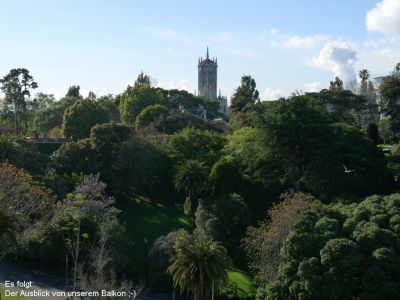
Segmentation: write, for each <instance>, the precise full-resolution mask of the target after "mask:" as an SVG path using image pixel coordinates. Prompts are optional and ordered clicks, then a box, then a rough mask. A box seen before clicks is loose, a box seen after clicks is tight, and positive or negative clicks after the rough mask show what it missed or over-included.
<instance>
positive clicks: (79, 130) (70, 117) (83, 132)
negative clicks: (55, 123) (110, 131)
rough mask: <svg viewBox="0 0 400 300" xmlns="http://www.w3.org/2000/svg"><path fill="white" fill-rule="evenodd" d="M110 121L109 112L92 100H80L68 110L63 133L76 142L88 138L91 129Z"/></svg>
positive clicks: (65, 115) (65, 114)
mask: <svg viewBox="0 0 400 300" xmlns="http://www.w3.org/2000/svg"><path fill="white" fill-rule="evenodd" d="M109 121H110V118H109V115H108V113H107V111H105V110H104V109H103V107H101V106H100V105H99V104H98V103H97V102H95V101H93V100H91V99H83V100H78V101H77V102H75V104H74V105H73V106H71V107H69V108H67V109H66V111H65V113H64V120H63V132H64V135H65V136H67V137H72V138H73V139H74V140H77V139H83V138H87V137H89V135H90V129H91V128H92V127H93V126H95V125H97V124H103V123H107V122H109Z"/></svg>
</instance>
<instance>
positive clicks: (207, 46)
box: [206, 46, 208, 59]
mask: <svg viewBox="0 0 400 300" xmlns="http://www.w3.org/2000/svg"><path fill="white" fill-rule="evenodd" d="M206 58H207V59H208V46H207V54H206Z"/></svg>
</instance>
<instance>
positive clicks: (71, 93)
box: [65, 85, 83, 100]
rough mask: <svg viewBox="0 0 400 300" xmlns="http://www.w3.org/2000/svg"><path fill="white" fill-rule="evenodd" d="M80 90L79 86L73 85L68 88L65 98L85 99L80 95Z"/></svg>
mask: <svg viewBox="0 0 400 300" xmlns="http://www.w3.org/2000/svg"><path fill="white" fill-rule="evenodd" d="M80 89H81V87H80V86H79V85H72V86H70V87H69V88H68V91H67V93H66V94H65V97H67V98H68V97H71V98H75V99H78V100H80V99H83V97H82V96H81V94H80V92H79V91H80Z"/></svg>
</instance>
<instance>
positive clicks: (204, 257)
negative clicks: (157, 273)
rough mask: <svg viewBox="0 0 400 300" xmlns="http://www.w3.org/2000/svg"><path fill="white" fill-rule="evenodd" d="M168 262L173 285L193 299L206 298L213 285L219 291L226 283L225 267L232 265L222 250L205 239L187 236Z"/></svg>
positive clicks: (223, 249) (224, 250) (200, 299)
mask: <svg viewBox="0 0 400 300" xmlns="http://www.w3.org/2000/svg"><path fill="white" fill-rule="evenodd" d="M171 262H172V263H171V265H170V266H169V268H168V272H169V273H170V274H172V278H173V281H174V287H177V286H179V287H180V289H181V292H186V293H188V294H193V299H194V300H204V299H207V295H209V294H210V293H211V290H212V289H213V288H214V289H215V291H216V292H217V293H220V292H221V291H222V289H223V288H224V287H225V286H226V284H227V282H228V273H227V270H228V269H230V268H231V267H232V261H231V259H230V257H229V256H228V254H227V251H226V249H225V248H224V247H223V246H221V245H220V244H219V243H218V242H214V241H211V240H208V239H195V240H193V239H192V238H189V239H188V240H187V241H186V242H184V243H181V244H180V246H179V247H177V249H176V254H175V255H174V256H173V257H172V260H171Z"/></svg>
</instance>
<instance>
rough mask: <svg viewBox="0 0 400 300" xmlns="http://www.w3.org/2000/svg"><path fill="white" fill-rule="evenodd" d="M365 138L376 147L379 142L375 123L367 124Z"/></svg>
mask: <svg viewBox="0 0 400 300" xmlns="http://www.w3.org/2000/svg"><path fill="white" fill-rule="evenodd" d="M367 136H368V137H369V138H370V139H371V140H372V141H373V142H374V145H378V144H379V141H380V136H379V129H378V125H376V124H375V123H370V124H368V128H367Z"/></svg>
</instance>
